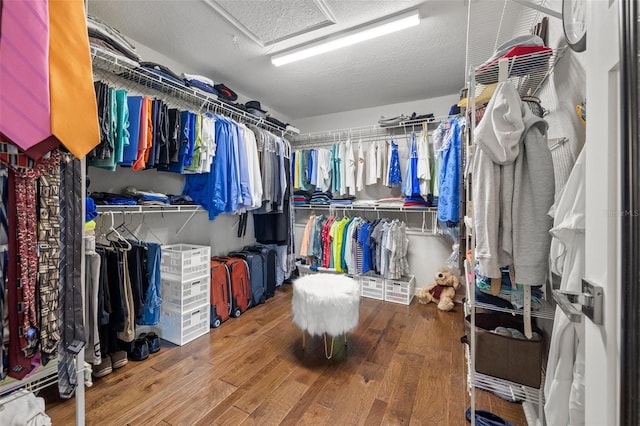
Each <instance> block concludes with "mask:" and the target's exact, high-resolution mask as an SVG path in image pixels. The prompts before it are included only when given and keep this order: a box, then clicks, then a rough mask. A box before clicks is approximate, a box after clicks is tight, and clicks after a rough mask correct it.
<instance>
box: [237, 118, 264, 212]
mask: <svg viewBox="0 0 640 426" xmlns="http://www.w3.org/2000/svg"><path fill="white" fill-rule="evenodd" d="M241 129H242V134H243V136H244V141H245V148H246V150H247V163H248V164H247V168H248V170H249V183H250V190H251V208H252V209H257V208H260V207H262V194H263V189H262V176H261V174H260V160H259V158H258V143H257V142H256V135H255V133H253V132H252V131H251V130H250V129H249V128H248V127H247V126H244V125H243V126H242V127H241Z"/></svg>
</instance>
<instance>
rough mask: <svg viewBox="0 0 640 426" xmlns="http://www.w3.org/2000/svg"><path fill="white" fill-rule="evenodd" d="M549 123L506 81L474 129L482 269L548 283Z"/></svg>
mask: <svg viewBox="0 0 640 426" xmlns="http://www.w3.org/2000/svg"><path fill="white" fill-rule="evenodd" d="M546 132H547V122H546V121H544V120H543V119H541V118H539V117H537V116H535V115H534V114H533V113H532V112H531V111H530V110H529V108H528V107H527V106H526V105H524V103H523V102H522V101H521V100H520V96H519V95H518V92H517V91H516V89H515V88H514V87H513V85H511V83H508V82H505V83H500V84H499V85H498V87H497V89H496V91H495V93H494V95H493V97H492V98H491V101H490V102H489V104H488V105H487V109H486V111H485V114H484V117H483V118H482V120H481V121H480V124H479V125H478V127H476V130H475V132H474V139H475V143H476V150H475V153H474V159H473V174H472V200H473V220H474V234H475V237H476V259H478V262H479V267H480V274H481V275H484V276H487V277H491V278H500V277H501V276H502V274H501V270H500V268H502V267H504V266H509V267H511V268H512V270H513V272H514V273H515V282H516V283H518V284H524V285H542V284H544V282H545V279H546V273H547V268H548V261H547V259H548V256H549V246H550V243H551V235H550V234H549V230H550V229H551V225H552V220H551V218H550V217H549V216H548V215H547V212H548V211H549V208H550V207H551V205H552V204H553V197H554V190H555V184H554V175H553V162H552V159H551V152H550V151H549V147H548V145H547V133H546Z"/></svg>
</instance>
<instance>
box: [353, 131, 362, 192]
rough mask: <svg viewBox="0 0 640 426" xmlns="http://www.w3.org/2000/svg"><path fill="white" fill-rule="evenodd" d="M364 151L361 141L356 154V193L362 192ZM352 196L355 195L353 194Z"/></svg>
mask: <svg viewBox="0 0 640 426" xmlns="http://www.w3.org/2000/svg"><path fill="white" fill-rule="evenodd" d="M364 162H365V161H364V151H363V149H362V141H361V140H360V141H358V154H357V157H356V191H362V187H363V185H364V165H365V164H364ZM352 195H356V193H355V192H354V193H353V194H352Z"/></svg>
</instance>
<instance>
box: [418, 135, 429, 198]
mask: <svg viewBox="0 0 640 426" xmlns="http://www.w3.org/2000/svg"><path fill="white" fill-rule="evenodd" d="M417 151H418V179H419V181H420V195H422V196H423V197H426V196H427V195H428V194H429V190H430V184H431V182H430V181H431V161H430V159H429V142H428V140H427V129H426V128H425V129H423V130H422V133H420V139H419V140H418V146H417Z"/></svg>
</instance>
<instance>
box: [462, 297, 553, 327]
mask: <svg viewBox="0 0 640 426" xmlns="http://www.w3.org/2000/svg"><path fill="white" fill-rule="evenodd" d="M476 291H477V290H476ZM474 306H475V307H476V308H481V309H488V310H491V311H497V312H506V313H509V314H513V315H523V311H522V309H507V308H501V307H499V306H496V305H492V304H490V303H478V302H476V303H474ZM555 312H556V310H555V307H554V306H553V305H552V304H551V303H549V302H547V301H546V300H542V307H541V308H540V309H535V310H534V309H532V310H531V317H533V318H541V319H549V320H553V318H554V316H555Z"/></svg>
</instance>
